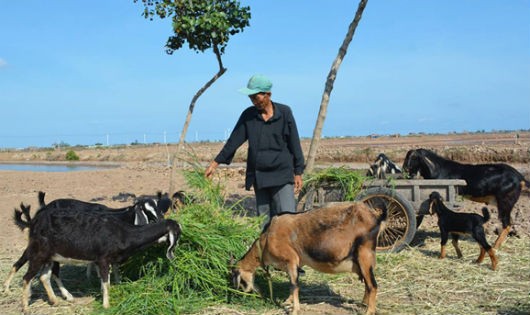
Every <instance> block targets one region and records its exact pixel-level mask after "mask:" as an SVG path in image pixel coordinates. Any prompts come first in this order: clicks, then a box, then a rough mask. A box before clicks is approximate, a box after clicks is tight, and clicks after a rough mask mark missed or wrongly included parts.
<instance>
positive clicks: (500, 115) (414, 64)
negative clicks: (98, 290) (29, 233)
mask: <svg viewBox="0 0 530 315" xmlns="http://www.w3.org/2000/svg"><path fill="white" fill-rule="evenodd" d="M241 5H245V6H246V5H249V6H250V7H251V14H252V17H251V19H250V26H249V27H247V28H245V30H244V31H243V32H242V33H239V34H236V35H234V36H232V37H231V38H230V40H229V42H228V46H227V48H226V53H225V54H224V55H223V56H222V58H223V64H224V66H225V67H226V68H227V69H228V70H227V72H226V73H225V74H224V75H223V76H221V78H220V79H219V80H217V81H216V82H215V83H214V84H213V85H212V86H211V87H210V88H209V89H208V90H206V92H205V93H204V94H203V95H202V96H201V97H200V98H199V99H198V101H197V104H196V107H195V109H194V113H193V116H192V118H191V123H190V126H189V129H188V132H187V136H186V142H199V141H223V140H225V139H226V138H227V137H228V135H229V133H230V131H231V128H233V126H234V125H235V123H236V121H237V118H238V117H239V114H240V113H241V112H242V111H243V109H244V108H246V107H248V106H250V105H251V104H250V102H249V101H248V98H247V97H245V96H243V95H241V94H239V93H238V92H237V90H238V89H239V88H241V87H243V86H245V85H246V82H247V80H248V78H249V77H250V76H251V75H253V74H255V73H263V74H265V75H267V76H268V77H269V78H271V80H272V82H273V84H274V86H273V90H272V94H273V95H272V99H273V101H275V102H279V103H283V104H287V105H289V106H290V107H291V108H292V110H293V113H294V116H295V119H296V122H297V125H298V130H299V133H300V137H301V138H311V137H312V134H313V129H314V126H315V123H316V118H317V114H318V111H319V106H320V102H321V98H322V93H323V91H324V86H325V82H326V77H327V75H328V72H329V70H330V67H331V64H332V62H333V61H334V59H335V58H336V56H337V52H338V49H339V47H340V45H341V43H342V41H343V39H344V36H345V35H346V31H347V29H348V25H349V24H350V23H351V21H352V19H353V17H354V15H355V11H356V9H357V6H358V2H355V3H351V1H346V0H340V1H339V0H337V1H334V2H333V3H331V4H330V3H327V4H326V5H322V3H320V2H307V1H302V0H293V1H289V2H286V3H284V2H282V1H279V0H274V1H268V2H266V3H261V2H257V3H252V2H251V1H241ZM29 8H31V9H29ZM142 10H143V5H142V4H141V3H134V2H133V1H132V0H127V1H125V0H120V1H102V0H96V1H95V2H89V3H86V4H84V5H82V6H81V5H80V3H77V2H70V1H53V2H42V1H35V0H29V1H25V2H19V1H9V2H6V3H4V7H3V10H2V12H1V13H0V38H2V47H0V106H1V107H2V114H3V115H2V116H3V123H2V124H0V139H2V140H1V141H0V148H13V149H14V148H27V147H50V146H52V145H53V144H54V143H55V144H58V143H66V144H69V145H72V146H75V145H85V146H88V145H94V144H96V143H101V144H103V145H107V144H108V145H109V146H112V145H124V144H131V143H133V142H135V141H136V142H138V143H177V142H178V139H179V136H180V132H181V130H182V127H183V124H184V120H185V116H186V113H187V111H188V107H189V103H190V102H191V99H192V97H193V96H194V95H195V93H196V92H197V91H198V90H199V89H200V88H201V87H202V86H203V85H204V84H205V83H206V81H208V80H209V79H210V78H211V77H212V75H213V74H214V73H215V72H216V71H217V70H218V68H217V63H216V60H215V56H214V54H213V53H212V52H211V51H206V52H205V53H195V52H194V51H191V50H189V49H187V48H183V49H181V50H178V51H175V53H174V54H173V55H171V56H170V55H167V54H166V53H165V50H164V44H165V43H166V40H167V38H168V37H169V36H170V35H172V34H173V32H172V30H171V26H170V21H169V20H160V19H155V20H154V21H149V20H146V19H144V18H143V17H142V16H141V13H142ZM493 17H494V18H493ZM529 25H530V0H514V1H510V2H498V1H493V0H485V1H481V2H480V3H479V4H478V5H477V2H461V1H457V0H450V1H443V2H442V1H439V2H432V1H429V2H425V1H422V0H410V1H406V2H401V1H394V2H385V3H382V2H375V1H372V2H371V1H369V2H368V4H367V6H366V9H365V11H364V13H363V17H362V19H361V21H360V22H359V25H358V27H357V29H356V32H355V35H354V37H353V40H352V42H351V43H350V45H349V47H348V52H347V54H346V56H345V58H344V60H343V62H342V64H341V67H340V69H339V71H338V74H337V77H336V80H335V83H334V87H333V91H332V93H331V95H330V99H329V105H328V111H327V117H326V120H325V123H324V128H323V130H322V138H326V137H328V138H329V137H341V136H343V137H348V136H352V137H358V136H368V135H371V134H379V135H391V134H400V135H407V134H411V133H416V134H418V133H426V134H430V133H440V134H447V133H453V132H457V133H458V132H476V131H486V132H489V131H494V130H497V131H499V130H513V131H517V130H527V129H529V128H530V27H528V26H529ZM185 46H187V45H185Z"/></svg>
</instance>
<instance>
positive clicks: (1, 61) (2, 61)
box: [0, 58, 7, 68]
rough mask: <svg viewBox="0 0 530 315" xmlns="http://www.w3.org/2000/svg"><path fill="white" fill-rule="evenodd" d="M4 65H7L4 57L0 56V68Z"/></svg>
mask: <svg viewBox="0 0 530 315" xmlns="http://www.w3.org/2000/svg"><path fill="white" fill-rule="evenodd" d="M5 66H7V62H6V61H5V60H4V59H2V58H0V68H2V67H5Z"/></svg>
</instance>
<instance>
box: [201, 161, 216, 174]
mask: <svg viewBox="0 0 530 315" xmlns="http://www.w3.org/2000/svg"><path fill="white" fill-rule="evenodd" d="M217 166H219V163H217V162H215V161H212V162H211V163H210V165H209V166H208V167H207V168H206V171H204V176H205V177H206V178H210V177H212V175H213V172H215V169H216V168H217Z"/></svg>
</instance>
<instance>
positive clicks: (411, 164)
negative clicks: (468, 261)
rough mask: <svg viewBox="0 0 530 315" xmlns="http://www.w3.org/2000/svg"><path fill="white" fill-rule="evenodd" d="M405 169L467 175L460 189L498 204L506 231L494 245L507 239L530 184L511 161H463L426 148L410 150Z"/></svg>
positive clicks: (448, 176) (423, 173)
mask: <svg viewBox="0 0 530 315" xmlns="http://www.w3.org/2000/svg"><path fill="white" fill-rule="evenodd" d="M403 170H405V171H406V172H407V173H409V174H417V173H419V174H420V175H421V176H422V177H423V178H425V179H464V180H465V181H466V183H467V185H466V186H463V187H459V190H458V193H459V194H461V195H463V196H464V197H465V198H468V199H470V200H473V201H477V202H482V203H485V204H493V205H497V209H498V216H499V220H500V221H501V223H502V231H501V233H499V236H498V237H497V240H496V241H495V245H494V246H493V248H495V249H498V248H499V247H500V246H501V244H502V243H503V242H504V241H505V239H506V237H507V236H508V233H509V232H510V228H511V226H512V219H511V212H512V209H513V207H514V205H515V204H516V203H517V200H519V196H520V195H521V191H522V190H523V189H528V188H530V182H529V181H528V180H526V179H525V178H524V176H523V175H522V174H521V173H519V172H518V171H517V170H516V169H514V168H513V167H511V166H509V165H507V164H502V163H498V164H476V165H473V164H462V163H458V162H455V161H451V160H448V159H445V158H443V157H441V156H438V155H436V154H435V153H434V152H432V151H430V150H426V149H416V150H410V151H408V152H407V155H406V157H405V161H404V162H403Z"/></svg>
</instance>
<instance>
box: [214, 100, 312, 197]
mask: <svg viewBox="0 0 530 315" xmlns="http://www.w3.org/2000/svg"><path fill="white" fill-rule="evenodd" d="M272 105H273V106H274V115H273V116H272V117H271V118H270V119H269V120H268V121H264V120H263V118H262V117H261V115H260V113H259V112H258V110H257V109H256V108H255V107H254V106H251V107H248V108H247V109H245V110H244V111H243V113H241V116H240V117H239V120H238V121H237V123H236V126H235V127H234V130H233V131H232V133H231V134H230V138H228V140H227V142H226V144H225V145H224V147H223V149H222V150H221V152H219V154H218V155H217V157H216V158H215V161H216V162H217V163H220V164H221V163H222V164H230V163H231V162H232V159H233V158H234V154H235V153H236V151H237V149H238V148H239V147H240V146H241V145H242V144H243V143H244V142H245V141H246V140H248V153H247V172H246V179H245V188H246V189H247V190H250V187H252V185H254V184H255V185H256V187H255V188H258V189H261V188H266V187H273V186H281V185H285V184H288V183H294V175H295V174H296V175H301V174H302V173H303V171H304V155H303V153H302V146H301V145H300V138H299V136H298V129H297V128H296V122H295V120H294V117H293V113H292V111H291V108H290V107H289V106H287V105H283V104H279V103H275V102H273V103H272Z"/></svg>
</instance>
